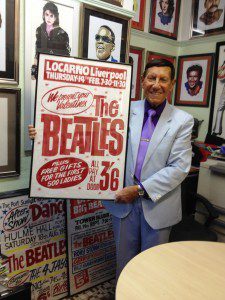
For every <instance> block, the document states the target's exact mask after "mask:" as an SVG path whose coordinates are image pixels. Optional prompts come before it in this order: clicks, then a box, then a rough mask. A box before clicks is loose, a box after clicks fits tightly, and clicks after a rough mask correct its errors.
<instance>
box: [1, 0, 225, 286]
mask: <svg viewBox="0 0 225 300" xmlns="http://www.w3.org/2000/svg"><path fill="white" fill-rule="evenodd" d="M37 1H38V3H39V5H37V6H36V7H38V9H37V10H36V11H32V14H30V16H28V15H27V14H28V12H27V11H26V10H25V8H26V3H27V2H29V3H30V4H31V3H34V2H35V3H36V2H37ZM52 1H53V2H54V4H55V5H56V7H57V9H58V11H59V15H60V17H61V15H63V16H64V17H62V18H60V25H61V28H62V29H63V30H64V31H65V32H66V33H67V34H68V36H69V40H70V43H69V47H70V48H71V52H70V53H71V55H79V56H81V57H83V56H86V57H88V56H89V55H90V57H91V55H93V56H92V57H91V58H94V59H100V58H99V57H100V56H99V57H98V56H97V54H98V55H101V47H99V43H101V42H106V43H107V42H110V40H111V41H112V36H113V34H112V33H110V32H112V31H113V32H114V31H115V33H114V34H115V35H116V38H115V42H114V43H112V44H115V45H114V46H115V48H116V49H115V50H114V48H113V45H111V46H112V47H111V50H110V52H112V55H111V56H112V57H113V58H114V60H117V61H120V62H128V56H129V53H132V55H133V58H135V57H137V61H136V63H137V68H136V69H137V74H136V77H137V78H138V83H140V81H141V80H140V79H141V73H142V69H143V66H144V65H145V63H146V62H147V61H148V59H149V55H152V56H154V55H160V56H165V57H170V58H171V59H172V60H173V59H174V61H176V62H175V64H176V73H177V77H178V78H179V77H182V75H183V78H181V80H180V81H179V80H178V82H177V93H174V95H173V96H172V97H171V99H170V101H171V103H172V105H174V104H175V105H179V108H180V109H183V110H185V111H187V112H189V113H190V114H192V115H193V116H194V117H196V118H197V119H199V120H204V122H203V123H202V125H201V128H200V133H199V138H198V139H199V140H201V141H204V139H205V136H206V134H207V132H208V130H209V131H210V132H215V133H216V134H217V135H218V136H220V137H222V138H224V132H223V127H225V124H224V120H222V121H221V118H219V117H221V116H220V115H221V114H219V113H218V110H219V107H220V98H221V95H222V94H223V92H224V91H223V62H224V60H225V57H224V55H223V52H224V47H225V46H224V44H217V43H218V42H221V41H223V40H224V35H222V34H221V33H223V29H224V11H221V10H223V8H221V4H220V5H219V6H218V8H217V9H218V14H217V17H218V20H215V21H210V20H209V21H204V22H205V23H207V22H208V23H210V22H212V23H211V24H208V23H207V24H205V28H203V25H202V23H203V24H204V22H203V21H202V20H205V19H204V18H205V15H204V14H205V12H204V8H203V1H202V0H198V1H197V0H193V1H187V0H181V1H174V3H175V4H176V5H175V7H174V9H173V13H172V17H171V21H170V22H169V21H168V19H169V18H166V17H163V16H162V14H160V12H161V11H160V9H162V8H163V4H162V2H163V1H161V0H158V1H155V0H146V1H145V0H136V1H135V5H136V7H135V10H136V13H133V12H131V10H132V7H131V5H130V3H131V1H130V0H123V1H121V0H105V1H102V0H95V1H94V2H95V5H94V6H93V1H91V0H87V1H85V5H84V7H83V9H84V10H85V7H86V8H87V7H88V8H89V11H87V13H86V19H85V14H83V19H82V20H81V21H79V14H78V11H75V9H74V7H75V6H71V3H72V2H74V3H75V2H76V1H73V0H63V1H62V0H61V1H60V0H52ZM160 1H161V2H160ZM80 2H82V1H80ZM80 2H79V3H80ZM224 2H225V1H222V0H221V3H222V4H224ZM46 3H48V1H47V0H35V1H33V0H32V1H31V0H0V8H1V10H0V14H1V18H0V20H1V22H0V26H1V32H0V34H1V36H0V38H1V40H3V41H4V43H2V44H1V46H0V47H2V48H1V53H2V54H3V55H2V57H1V61H0V115H1V116H0V130H1V136H0V147H1V151H0V153H1V155H0V192H7V191H12V190H17V189H22V188H28V186H29V176H30V163H31V156H30V154H29V152H27V151H26V150H27V149H28V148H29V147H30V148H31V143H30V141H29V139H27V136H28V133H27V125H28V123H29V122H30V120H31V111H32V108H31V107H32V105H31V99H29V95H28V97H27V94H26V89H25V86H27V85H31V67H32V65H33V61H34V59H35V46H36V43H37V38H36V30H37V28H38V27H39V26H40V25H41V23H42V21H43V20H42V10H43V8H44V5H45V4H46ZM63 4H64V6H65V7H64V6H63ZM91 4H92V5H91ZM121 5H123V6H121ZM161 6H162V7H161ZM29 7H30V6H29ZM178 10H180V15H181V16H182V15H184V14H185V18H180V19H179V20H178V17H177V15H178ZM65 12H66V13H67V17H68V21H67V18H66V17H65V14H64V13H65ZM153 12H154V14H155V21H154V23H153V22H150V19H152V13H153ZM35 13H39V14H38V15H36V19H35V18H32V22H33V23H32V28H29V26H24V24H29V20H30V21H31V19H29V17H30V18H31V17H32V16H33V15H35ZM4 16H6V18H5V19H4ZM12 16H14V18H11V17H12ZM160 16H161V18H162V20H161V18H160ZM74 17H75V19H76V20H72V19H71V18H74ZM131 17H134V19H133V25H131V24H130V23H129V22H130V19H131ZM11 19H12V20H13V22H12V23H11V24H10V26H11V27H10V28H12V29H13V30H12V32H11V35H10V36H7V26H8V25H7V24H9V20H11ZM26 20H27V22H28V23H25V21H26ZM87 20H89V21H87ZM93 20H94V21H93ZM103 20H104V21H103ZM156 20H158V21H157V22H158V23H157V22H156ZM78 21H79V22H80V23H79V22H78ZM97 21H98V25H99V26H98V27H97V26H96V27H94V26H93V24H94V25H96V22H97ZM105 21H106V24H105ZM35 22H36V23H35ZM76 22H77V23H76ZM91 22H92V23H91ZM159 22H161V23H162V24H160V23H159ZM163 23H165V24H163ZM167 23H168V24H167ZM71 24H76V26H75V27H76V30H75V31H73V32H72V31H70V27H71ZM169 24H170V25H171V24H173V26H172V27H171V26H170V25H169ZM178 24H179V25H178ZM103 25H105V29H104V32H105V33H108V37H107V38H105V41H103V39H102V38H101V34H100V33H101V32H100V28H101V27H104V26H103ZM78 26H79V28H77V27H78ZM106 26H107V27H108V28H110V27H112V28H110V29H111V31H110V30H109V29H108V28H107V27H106ZM130 26H132V29H131V33H130V30H129V28H130ZM194 26H195V27H194ZM177 28H178V29H179V30H178V32H175V29H177ZM95 29H96V30H95ZM107 30H108V31H107ZM203 31H204V34H203V33H202V32H203ZM74 32H75V35H77V36H76V37H75V38H73V37H72V35H73V34H74ZM82 33H83V36H82ZM84 33H85V34H84ZM197 33H199V34H197ZM29 34H31V35H32V38H30V37H28V41H27V43H25V40H24V38H25V37H27V36H29ZM174 34H175V35H176V34H177V36H176V37H175V36H174ZM78 37H79V38H78ZM81 37H82V39H81ZM171 37H172V38H171ZM74 39H75V40H76V41H75V40H74ZM78 43H80V44H79V45H82V47H77V46H78ZM96 45H97V46H96ZM129 45H132V47H129ZM9 46H10V50H11V51H10V53H8V51H7V49H9ZM76 47H77V49H75V48H76ZM78 48H79V49H78ZM90 49H91V50H93V49H94V50H93V51H90V53H89V52H88V50H90ZM19 50H20V51H19ZM79 51H80V53H79ZM91 52H92V53H91ZM9 54H10V55H9ZM212 54H214V58H215V62H216V64H215V70H216V72H214V76H213V66H214V64H213V55H212ZM132 55H130V56H131V57H132ZM202 58H203V61H202ZM193 61H194V63H192V62H193ZM199 64H200V65H201V67H202V75H201V76H202V79H201V80H200V81H202V83H200V85H201V84H202V85H201V87H199V92H198V93H197V95H194V96H193V95H191V96H190V94H189V93H188V89H185V88H186V85H185V84H186V83H187V82H188V79H187V80H186V77H185V76H187V74H188V73H189V72H188V69H189V67H192V65H199ZM194 71H195V72H198V73H199V72H200V73H201V71H196V70H194ZM221 72H222V75H221ZM220 76H222V77H221V78H220ZM28 77H29V80H28ZM213 78H214V79H213ZM182 80H183V81H182ZM209 82H211V83H212V88H210V85H209V84H208V83H209ZM32 84H33V88H34V86H35V84H34V82H33V83H32ZM133 84H134V83H133ZM187 86H188V85H187ZM206 86H208V90H207V89H204V92H203V93H202V97H200V95H201V94H200V93H201V92H202V91H203V87H206ZM179 87H180V90H179ZM182 88H183V90H182ZM136 92H137V93H135V96H133V99H132V100H137V99H138V98H140V97H141V88H140V85H137V86H136ZM185 92H186V94H185ZM182 93H183V94H182ZM176 95H177V96H176ZM178 95H179V97H178ZM182 95H185V96H188V97H186V98H185V97H183V96H182ZM181 96H182V97H183V98H182V97H181ZM195 96H196V97H195ZM214 96H215V100H214V101H211V99H212V97H214ZM194 97H195V98H194ZM25 98H26V99H27V100H25ZM196 104H197V105H196ZM20 107H21V108H22V109H20ZM24 107H25V111H24V110H23V108H24ZM27 109H29V113H28V114H27V115H26V110H27ZM9 120H11V122H9ZM12 120H13V122H12ZM10 123H11V124H10ZM20 126H21V130H20ZM221 128H222V129H221ZM221 130H222V131H221ZM25 139H26V146H27V145H28V147H25ZM9 161H10V163H9ZM9 177H10V178H9ZM74 207H75V205H74ZM107 218H108V216H107ZM96 219H97V218H96ZM73 250H74V249H73ZM71 253H72V252H71ZM21 255H22V254H21ZM110 255H111V254H110ZM75 273H76V272H74V274H73V278H75V277H76V276H75V275H76V274H75ZM71 274H72V273H71ZM83 274H85V273H83ZM103 276H104V274H103ZM110 276H111V275H110ZM77 278H78V277H77ZM74 282H75V281H74ZM63 286H64V285H63ZM79 288H80V287H79ZM82 288H83V287H82Z"/></svg>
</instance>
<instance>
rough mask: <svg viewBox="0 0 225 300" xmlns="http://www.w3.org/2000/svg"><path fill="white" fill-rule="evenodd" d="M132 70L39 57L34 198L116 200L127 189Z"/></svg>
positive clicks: (120, 66)
mask: <svg viewBox="0 0 225 300" xmlns="http://www.w3.org/2000/svg"><path fill="white" fill-rule="evenodd" d="M130 84H131V66H130V65H125V64H118V63H117V64H115V63H108V62H100V61H91V60H84V59H76V58H73V57H62V56H52V55H46V54H41V55H40V57H39V68H38V83H37V94H36V113H35V127H36V129H37V136H36V138H35V142H34V148H33V161H32V174H31V188H30V196H31V197H35V196H39V197H47V198H48V197H53V198H70V199H71V198H72V199H73V198H76V199H110V200H112V199H114V198H115V193H116V191H117V190H120V189H122V188H123V185H124V171H125V154H126V140H127V128H128V127H127V123H128V111H129V100H130Z"/></svg>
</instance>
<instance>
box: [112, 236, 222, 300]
mask: <svg viewBox="0 0 225 300" xmlns="http://www.w3.org/2000/svg"><path fill="white" fill-rule="evenodd" d="M145 299H146V300H151V299H154V300H161V299H173V300H174V299H179V300H184V299H189V300H195V299H196V300H206V299H207V300H214V299H215V300H224V299H225V244H224V243H217V242H200V241H188V242H176V243H168V244H163V245H159V246H157V247H153V248H151V249H148V250H146V251H144V252H142V253H140V254H139V255H137V256H136V257H135V258H133V259H132V260H131V261H130V262H129V263H128V264H127V266H126V267H125V268H124V270H123V271H122V273H121V275H120V277H119V280H118V283H117V288H116V300H145Z"/></svg>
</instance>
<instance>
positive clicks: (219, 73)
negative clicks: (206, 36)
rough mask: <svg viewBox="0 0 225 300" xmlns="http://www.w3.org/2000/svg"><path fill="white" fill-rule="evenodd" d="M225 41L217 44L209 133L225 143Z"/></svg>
mask: <svg viewBox="0 0 225 300" xmlns="http://www.w3.org/2000/svg"><path fill="white" fill-rule="evenodd" d="M224 51H225V42H219V43H217V44H216V55H215V71H214V77H213V89H212V97H211V105H210V116H209V128H208V133H209V134H210V135H213V136H214V139H215V140H220V142H221V141H222V140H223V143H225V129H224V128H225V118H224V89H225V77H224V75H225V72H224V71H225V67H224V61H225V52H224Z"/></svg>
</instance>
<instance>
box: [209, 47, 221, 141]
mask: <svg viewBox="0 0 225 300" xmlns="http://www.w3.org/2000/svg"><path fill="white" fill-rule="evenodd" d="M221 46H225V42H218V43H217V44H216V54H215V64H214V74H213V87H212V96H211V103H210V114H209V125H208V133H207V135H209V136H211V135H212V127H213V115H214V109H215V95H216V89H217V70H218V65H219V54H220V47H221ZM216 138H217V139H220V140H223V142H225V139H224V138H221V137H217V136H216Z"/></svg>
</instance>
